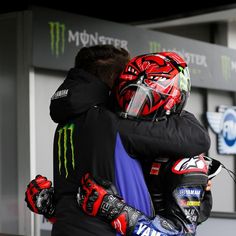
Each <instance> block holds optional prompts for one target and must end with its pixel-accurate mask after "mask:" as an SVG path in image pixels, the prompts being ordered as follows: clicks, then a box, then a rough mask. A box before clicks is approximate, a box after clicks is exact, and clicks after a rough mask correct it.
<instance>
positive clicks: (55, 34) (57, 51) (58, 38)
mask: <svg viewBox="0 0 236 236" xmlns="http://www.w3.org/2000/svg"><path fill="white" fill-rule="evenodd" d="M48 24H49V27H50V38H51V52H52V54H53V55H55V56H57V57H58V56H59V55H61V54H63V53H64V51H65V29H66V27H65V24H61V23H60V22H55V21H54V22H52V21H51V22H48Z"/></svg>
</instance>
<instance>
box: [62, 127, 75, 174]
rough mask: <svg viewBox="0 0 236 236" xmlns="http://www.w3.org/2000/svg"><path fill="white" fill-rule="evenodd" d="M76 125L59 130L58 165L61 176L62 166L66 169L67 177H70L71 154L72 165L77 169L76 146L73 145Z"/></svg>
mask: <svg viewBox="0 0 236 236" xmlns="http://www.w3.org/2000/svg"><path fill="white" fill-rule="evenodd" d="M74 127H75V125H74V124H67V125H65V126H64V127H62V128H61V129H59V130H58V134H59V135H58V163H59V173H60V175H61V169H62V165H64V168H65V176H66V178H67V177H68V160H69V159H68V155H69V153H71V164H72V167H73V169H75V157H74V144H73V132H74Z"/></svg>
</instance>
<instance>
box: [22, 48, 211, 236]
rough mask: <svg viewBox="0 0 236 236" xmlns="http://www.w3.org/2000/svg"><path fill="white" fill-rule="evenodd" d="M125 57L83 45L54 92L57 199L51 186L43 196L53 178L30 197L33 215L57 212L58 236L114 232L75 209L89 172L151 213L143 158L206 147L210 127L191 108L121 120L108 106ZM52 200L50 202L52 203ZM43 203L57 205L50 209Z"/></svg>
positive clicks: (39, 181) (38, 182) (40, 181)
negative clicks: (152, 117)
mask: <svg viewBox="0 0 236 236" xmlns="http://www.w3.org/2000/svg"><path fill="white" fill-rule="evenodd" d="M127 62H128V54H127V53H125V51H124V50H121V51H120V50H118V49H116V48H114V47H113V46H111V45H109V46H108V45H98V46H93V47H89V48H82V49H81V50H80V51H79V52H78V54H77V56H76V63H75V67H74V68H72V69H71V70H70V71H69V73H68V75H67V77H66V79H65V81H64V82H63V83H62V85H61V86H60V87H59V88H58V89H57V91H56V92H55V94H54V95H53V96H52V99H51V104H50V115H51V118H52V119H53V121H55V122H56V123H58V126H57V128H56V131H55V137H54V154H53V155H54V189H53V197H51V198H49V197H47V196H52V195H51V192H52V191H51V192H49V191H48V192H47V193H45V192H46V191H44V194H40V193H41V189H43V190H44V189H46V190H47V189H50V188H51V182H50V181H48V180H47V179H46V178H45V177H42V176H37V177H36V179H35V180H33V181H32V182H31V183H30V184H29V187H28V188H27V191H26V202H27V204H28V206H31V209H32V210H33V211H34V212H37V213H40V214H44V215H46V216H47V218H49V217H50V218H51V217H52V216H56V221H54V222H55V223H54V224H53V229H52V235H53V236H60V235H63V236H71V235H83V236H89V235H98V236H100V235H107V236H109V235H115V231H114V230H113V229H112V228H111V227H110V226H109V225H107V224H106V223H105V222H104V221H103V220H102V219H101V218H96V217H90V216H87V215H86V214H84V213H83V212H82V211H81V210H80V209H79V208H78V204H77V200H76V195H77V191H78V187H79V185H80V179H81V178H82V176H84V174H85V173H87V172H91V173H93V174H94V175H96V176H101V177H102V178H104V179H106V180H108V181H110V182H112V183H113V184H114V185H115V186H116V188H117V190H118V192H119V194H120V195H121V196H122V198H123V199H124V200H125V201H126V202H127V203H128V204H130V205H131V206H133V207H135V208H137V209H139V210H140V211H142V212H144V213H145V214H146V215H147V216H150V217H151V216H153V207H152V201H151V198H150V194H149V190H148V187H147V185H146V182H145V178H144V175H143V169H142V167H141V165H140V161H139V160H144V159H145V160H149V161H150V162H153V160H154V159H155V158H156V157H158V156H169V157H171V158H175V159H177V158H179V157H180V156H181V157H186V158H187V157H189V156H195V155H198V154H199V153H202V152H206V151H207V150H208V149H209V146H210V139H209V135H208V133H207V131H206V130H205V129H204V127H203V126H202V125H201V124H200V123H199V122H198V121H197V120H196V118H195V117H194V116H193V115H192V114H191V113H189V112H187V111H184V112H182V113H181V117H180V116H179V114H178V113H176V114H175V113H173V114H172V115H170V116H169V118H168V119H162V120H159V122H156V121H157V120H156V121H155V122H150V121H149V120H140V119H136V118H135V116H132V115H133V114H134V113H132V114H127V117H131V116H132V117H134V119H124V118H123V117H124V116H125V115H124V114H121V117H120V116H117V114H116V113H117V112H118V110H116V109H114V108H115V104H114V103H112V102H110V104H108V103H109V101H112V100H113V101H115V100H114V99H110V96H109V94H110V89H111V87H112V84H113V79H114V78H115V77H118V74H120V73H121V70H123V69H124V67H125V64H126V63H127ZM121 68H122V69H121ZM109 78H110V80H111V81H109ZM104 82H105V83H104ZM123 91H124V90H122V92H123ZM174 94H175V92H174V91H173V96H174ZM112 96H113V98H114V93H112ZM125 96H128V95H125ZM175 102H176V103H178V102H179V100H176V101H175ZM117 105H118V104H117ZM168 106H170V104H169V105H168ZM174 106H176V104H174V103H173V106H172V107H174ZM114 111H115V112H114ZM122 116H123V117H122ZM155 119H156V118H155ZM190 126H191V129H189V128H188V127H190ZM167 130H169V131H170V132H171V134H170V133H168V132H166V131H167ZM170 143H171V144H172V145H169V144H170ZM137 159H138V160H137ZM47 194H48V195H47ZM42 199H44V200H45V205H44V206H43V205H42V204H41V203H42V202H41V201H40V200H42ZM48 199H49V201H47V200H48ZM51 201H53V204H49V203H51ZM34 206H36V207H34ZM45 206H50V207H51V206H52V208H53V209H51V210H50V211H49V209H46V207H45ZM46 212H47V213H48V212H49V213H52V214H51V216H50V214H46Z"/></svg>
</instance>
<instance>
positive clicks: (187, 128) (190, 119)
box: [118, 111, 210, 159]
mask: <svg viewBox="0 0 236 236" xmlns="http://www.w3.org/2000/svg"><path fill="white" fill-rule="evenodd" d="M118 130H119V132H120V136H121V139H122V142H123V145H124V146H125V149H126V151H127V152H128V153H129V155H130V156H132V157H134V158H141V159H153V158H156V157H157V156H168V157H172V158H179V157H190V156H195V155H198V154H200V153H205V152H207V151H208V149H209V147H210V137H209V134H208V132H207V130H206V129H205V128H204V127H203V126H202V125H201V124H200V122H199V121H198V120H197V119H196V118H195V116H194V115H193V114H191V113H190V112H187V111H183V112H182V113H181V115H172V116H170V117H169V118H168V119H166V120H162V121H158V122H150V121H143V120H142V121H136V120H128V119H122V118H120V122H119V129H118Z"/></svg>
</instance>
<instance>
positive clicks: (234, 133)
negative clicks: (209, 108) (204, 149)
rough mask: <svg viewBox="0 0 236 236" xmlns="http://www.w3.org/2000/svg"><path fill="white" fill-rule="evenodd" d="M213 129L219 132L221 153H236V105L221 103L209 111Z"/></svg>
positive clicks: (219, 150)
mask: <svg viewBox="0 0 236 236" xmlns="http://www.w3.org/2000/svg"><path fill="white" fill-rule="evenodd" d="M207 120H208V123H209V125H210V127H211V129H212V130H213V131H214V132H215V133H216V134H217V138H218V148H217V149H218V152H219V154H236V107H229V106H224V105H221V106H219V107H218V112H207Z"/></svg>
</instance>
